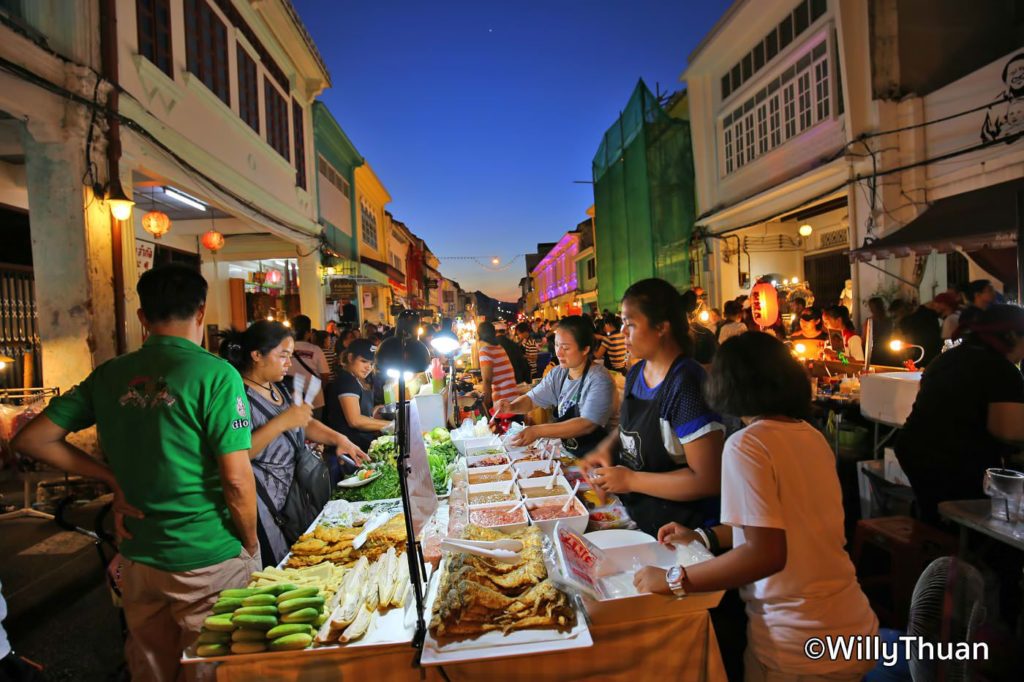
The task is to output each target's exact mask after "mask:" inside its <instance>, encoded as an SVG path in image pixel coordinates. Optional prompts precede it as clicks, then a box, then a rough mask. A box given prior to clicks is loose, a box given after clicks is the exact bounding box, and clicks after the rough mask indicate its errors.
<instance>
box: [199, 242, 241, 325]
mask: <svg viewBox="0 0 1024 682" xmlns="http://www.w3.org/2000/svg"><path fill="white" fill-rule="evenodd" d="M202 252H203V253H202V258H203V262H202V265H201V267H200V272H202V273H203V278H204V279H205V280H206V283H207V285H208V287H209V288H208V289H207V292H206V325H207V326H209V325H211V324H215V325H217V328H218V329H219V330H220V331H225V330H227V329H230V328H231V327H232V326H233V325H232V320H231V284H230V282H229V280H230V278H231V274H230V269H231V268H230V265H229V264H228V263H227V262H221V261H220V260H219V259H218V258H217V255H216V254H213V253H210V252H209V251H207V250H206V249H203V250H202Z"/></svg>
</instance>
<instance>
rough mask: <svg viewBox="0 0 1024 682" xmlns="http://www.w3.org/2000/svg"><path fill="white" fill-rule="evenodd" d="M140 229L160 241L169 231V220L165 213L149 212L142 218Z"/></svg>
mask: <svg viewBox="0 0 1024 682" xmlns="http://www.w3.org/2000/svg"><path fill="white" fill-rule="evenodd" d="M142 229H143V230H145V231H146V232H149V233H150V234H151V235H153V236H154V237H156V238H157V239H160V237H163V236H164V235H165V234H167V232H168V231H169V230H170V229H171V219H170V218H168V217H167V214H166V213H161V212H160V211H150V212H149V213H147V214H146V215H144V216H142Z"/></svg>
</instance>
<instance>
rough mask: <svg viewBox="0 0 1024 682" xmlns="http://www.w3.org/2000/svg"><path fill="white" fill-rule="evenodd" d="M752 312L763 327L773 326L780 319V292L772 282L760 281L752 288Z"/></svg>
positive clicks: (758, 323) (756, 322)
mask: <svg viewBox="0 0 1024 682" xmlns="http://www.w3.org/2000/svg"><path fill="white" fill-rule="evenodd" d="M750 314H751V316H752V317H753V318H754V324H756V325H757V326H758V327H760V328H761V329H765V328H767V327H770V326H772V325H773V324H775V323H776V321H778V319H779V292H778V291H777V290H776V289H775V287H774V286H772V283H771V282H758V283H757V284H755V285H754V288H753V289H751V290H750Z"/></svg>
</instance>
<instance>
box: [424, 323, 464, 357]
mask: <svg viewBox="0 0 1024 682" xmlns="http://www.w3.org/2000/svg"><path fill="white" fill-rule="evenodd" d="M459 346H460V344H459V339H458V337H457V336H455V334H454V333H453V332H451V331H449V330H447V329H446V330H444V331H441V332H438V333H437V334H436V335H435V336H434V338H432V339H431V340H430V347H431V348H433V349H434V352H436V353H438V354H440V355H443V356H445V357H448V356H450V355H452V354H454V353H455V352H456V351H458V350H459Z"/></svg>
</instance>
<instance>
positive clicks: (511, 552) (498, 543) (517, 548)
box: [441, 538, 523, 564]
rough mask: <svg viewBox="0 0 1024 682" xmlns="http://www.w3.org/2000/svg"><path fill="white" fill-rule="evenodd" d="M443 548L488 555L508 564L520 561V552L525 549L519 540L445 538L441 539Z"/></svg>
mask: <svg viewBox="0 0 1024 682" xmlns="http://www.w3.org/2000/svg"><path fill="white" fill-rule="evenodd" d="M441 549H446V550H448V551H449V552H463V553H465V554H475V555H476V556H482V557H487V558H489V559H494V560H495V561H500V562H502V563H506V564H513V563H515V562H517V561H519V558H520V557H519V553H520V552H521V551H523V543H522V542H521V541H519V540H457V539H454V538H445V539H444V540H442V541H441Z"/></svg>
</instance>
